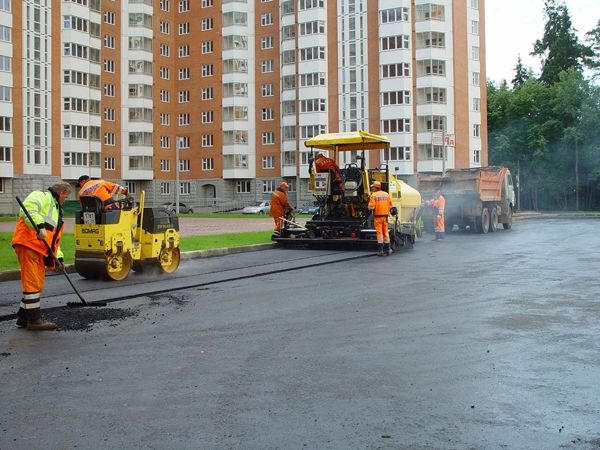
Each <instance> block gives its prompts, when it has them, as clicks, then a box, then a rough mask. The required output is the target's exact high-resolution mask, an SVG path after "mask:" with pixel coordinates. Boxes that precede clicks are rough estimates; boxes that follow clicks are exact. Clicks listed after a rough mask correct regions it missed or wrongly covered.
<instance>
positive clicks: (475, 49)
mask: <svg viewBox="0 0 600 450" xmlns="http://www.w3.org/2000/svg"><path fill="white" fill-rule="evenodd" d="M471 57H472V58H473V60H474V61H479V47H477V46H475V45H474V46H473V47H471Z"/></svg>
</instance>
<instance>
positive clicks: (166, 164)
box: [160, 159, 171, 172]
mask: <svg viewBox="0 0 600 450" xmlns="http://www.w3.org/2000/svg"><path fill="white" fill-rule="evenodd" d="M160 171H161V172H170V171H171V161H170V160H168V159H161V160H160Z"/></svg>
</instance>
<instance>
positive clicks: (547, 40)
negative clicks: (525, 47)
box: [531, 0, 594, 84]
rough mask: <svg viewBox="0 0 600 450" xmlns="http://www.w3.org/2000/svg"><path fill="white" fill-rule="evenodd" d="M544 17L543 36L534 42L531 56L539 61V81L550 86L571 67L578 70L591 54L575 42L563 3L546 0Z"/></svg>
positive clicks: (568, 16) (586, 47)
mask: <svg viewBox="0 0 600 450" xmlns="http://www.w3.org/2000/svg"><path fill="white" fill-rule="evenodd" d="M544 15H545V16H546V18H547V21H546V24H545V26H544V36H543V37H542V39H538V40H536V41H535V44H534V46H533V52H532V53H531V55H534V56H539V57H540V58H542V74H541V75H540V80H541V81H542V82H543V83H545V84H552V83H554V82H555V81H557V80H558V74H559V73H560V72H562V71H563V70H567V69H569V68H575V69H577V70H579V71H581V70H582V65H583V62H584V61H585V60H586V59H587V58H592V57H593V56H594V52H593V50H592V48H591V47H588V46H586V45H584V44H581V43H580V42H579V39H578V37H577V34H576V33H575V30H574V29H573V25H572V22H571V16H570V15H569V10H568V9H567V7H566V6H565V4H564V3H560V4H557V3H556V0H546V2H545V6H544Z"/></svg>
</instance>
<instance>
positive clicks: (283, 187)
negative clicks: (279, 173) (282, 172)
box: [279, 181, 290, 189]
mask: <svg viewBox="0 0 600 450" xmlns="http://www.w3.org/2000/svg"><path fill="white" fill-rule="evenodd" d="M279 187H280V188H281V189H287V188H289V187H290V185H289V184H287V183H286V182H285V181H282V182H281V183H279Z"/></svg>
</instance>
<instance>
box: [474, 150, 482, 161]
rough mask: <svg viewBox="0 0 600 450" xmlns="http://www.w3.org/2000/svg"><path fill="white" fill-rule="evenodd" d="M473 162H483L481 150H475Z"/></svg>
mask: <svg viewBox="0 0 600 450" xmlns="http://www.w3.org/2000/svg"><path fill="white" fill-rule="evenodd" d="M473 163H474V164H480V163H481V150H473Z"/></svg>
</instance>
